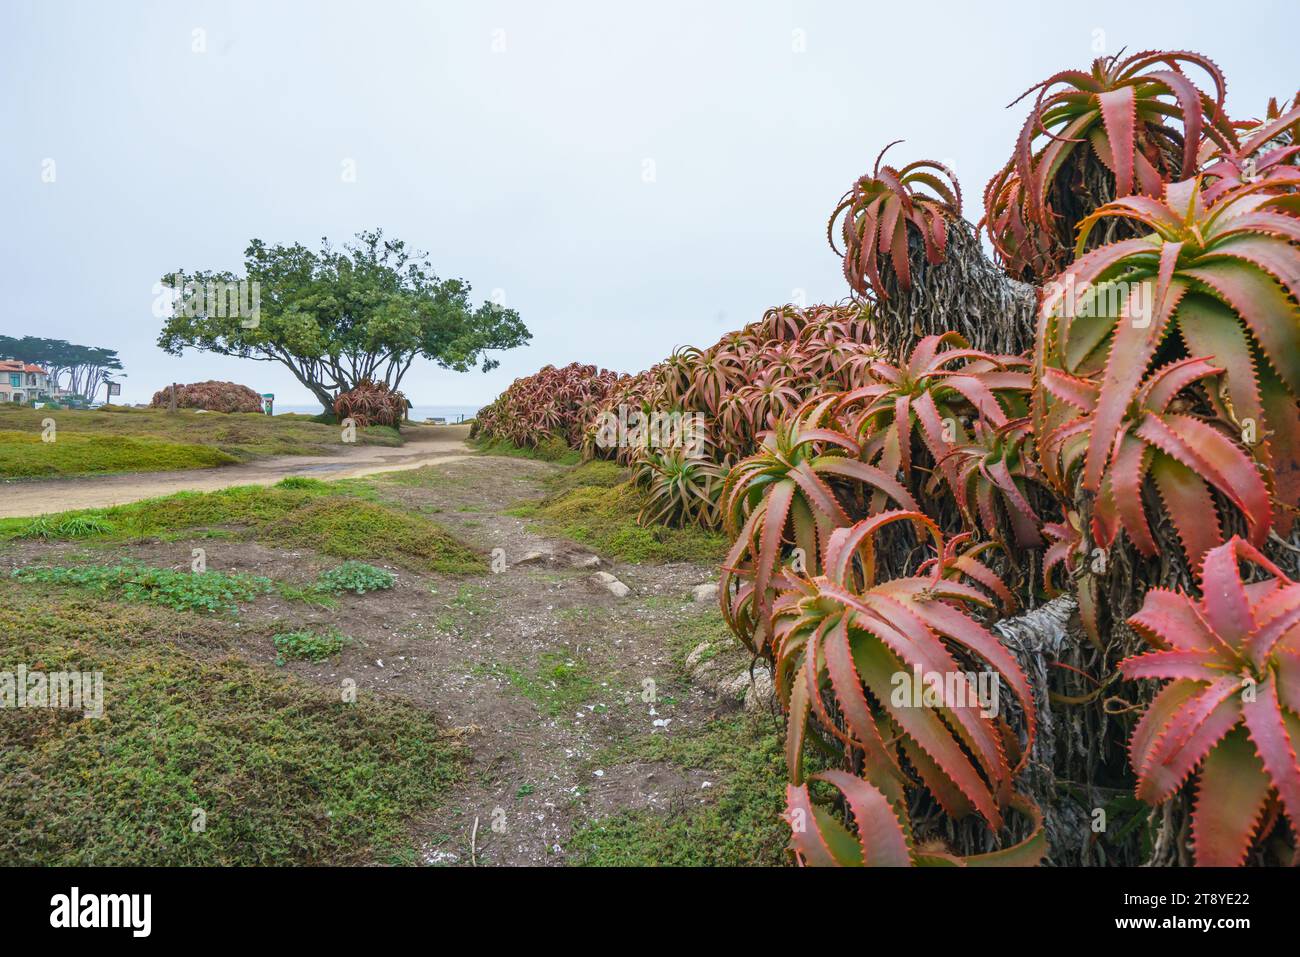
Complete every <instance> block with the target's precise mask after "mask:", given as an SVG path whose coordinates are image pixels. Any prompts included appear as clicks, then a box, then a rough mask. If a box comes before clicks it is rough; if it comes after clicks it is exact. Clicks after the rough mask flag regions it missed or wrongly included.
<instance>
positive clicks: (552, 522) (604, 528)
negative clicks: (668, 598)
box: [511, 482, 728, 563]
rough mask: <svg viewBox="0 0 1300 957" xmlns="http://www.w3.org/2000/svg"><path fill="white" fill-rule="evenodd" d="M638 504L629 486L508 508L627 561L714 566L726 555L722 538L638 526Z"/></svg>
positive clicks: (585, 489)
mask: <svg viewBox="0 0 1300 957" xmlns="http://www.w3.org/2000/svg"><path fill="white" fill-rule="evenodd" d="M642 501H643V499H642V494H641V491H640V490H639V489H638V488H636V486H635V485H633V484H632V483H631V482H624V483H622V484H620V485H614V486H606V485H582V486H579V487H576V488H572V489H570V490H569V491H567V492H564V493H562V494H560V495H558V496H556V497H555V498H553V499H550V500H548V501H545V502H543V503H541V504H539V505H532V506H529V507H526V508H518V509H512V510H511V514H515V515H518V516H520V517H526V518H532V519H534V520H535V521H536V522H537V523H538V524H539V525H540V526H541V527H542V529H544V530H545V531H548V532H552V533H554V534H559V535H563V536H564V537H566V538H570V539H572V540H573V541H575V542H579V543H581V544H583V545H588V546H590V547H591V548H594V549H595V550H596V551H598V552H600V553H601V554H603V555H607V556H609V557H611V558H617V559H620V560H622V561H627V562H635V563H640V562H705V563H715V562H718V561H721V560H722V558H723V557H724V556H725V555H726V553H727V546H728V542H727V539H726V538H725V536H723V535H722V534H721V533H718V532H711V531H707V530H705V529H702V528H698V527H695V526H690V527H687V528H669V527H667V526H664V525H652V526H649V527H643V526H641V525H638V524H637V521H636V516H637V513H638V512H639V511H640V510H641V505H642Z"/></svg>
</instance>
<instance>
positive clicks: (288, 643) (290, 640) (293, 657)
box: [271, 629, 351, 667]
mask: <svg viewBox="0 0 1300 957" xmlns="http://www.w3.org/2000/svg"><path fill="white" fill-rule="evenodd" d="M350 640H351V639H349V638H348V637H346V636H345V635H343V634H341V633H340V632H338V631H336V630H332V629H331V630H330V631H328V632H326V633H324V634H318V633H317V632H314V631H290V632H285V633H283V634H279V635H272V636H271V642H272V643H273V644H274V645H275V652H276V654H275V663H276V665H277V666H279V667H283V666H284V663H285V662H286V661H325V660H326V659H327V658H333V657H334V656H335V655H337V654H338V653H339V652H340V651H342V650H343V648H344V646H345V645H347V644H348V642H349V641H350Z"/></svg>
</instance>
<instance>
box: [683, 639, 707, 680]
mask: <svg viewBox="0 0 1300 957" xmlns="http://www.w3.org/2000/svg"><path fill="white" fill-rule="evenodd" d="M712 647H713V645H711V644H709V643H708V642H707V641H702V642H700V643H699V644H698V645H696V646H695V647H694V648H692V649H691V653H690V654H689V655H687V656H686V670H687V671H688V672H694V671H695V669H696V668H698V667H699V666H700V659H701V658H703V657H704V656H705V655H706V654H708V653H709V650H710V649H711V648H712Z"/></svg>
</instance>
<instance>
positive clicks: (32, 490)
mask: <svg viewBox="0 0 1300 957" xmlns="http://www.w3.org/2000/svg"><path fill="white" fill-rule="evenodd" d="M403 436H404V437H405V438H406V445H403V446H401V447H400V448H391V447H388V446H382V445H354V446H340V449H339V451H338V452H337V453H333V454H330V455H277V456H273V457H271V458H266V459H262V460H261V461H258V462H248V463H245V464H242V465H227V466H224V467H221V468H214V469H186V470H182V471H175V472H129V473H125V474H119V475H99V476H91V477H86V478H68V479H34V480H15V481H9V482H0V518H19V517H28V516H33V515H43V514H46V513H49V512H65V511H70V510H73V509H80V508H107V507H109V506H111V505H126V504H128V503H130V502H138V501H140V500H141V499H146V498H157V497H158V496H160V495H171V494H173V493H175V492H215V491H217V490H219V489H223V488H232V487H234V486H236V485H274V484H275V483H276V482H278V481H280V480H281V479H284V478H288V477H289V476H293V475H301V476H305V477H307V478H319V479H343V478H359V477H361V476H363V475H377V474H379V473H380V472H397V471H401V470H403V469H416V468H420V467H422V466H425V465H432V464H434V463H435V462H436V463H439V464H441V463H444V462H455V461H459V460H460V459H464V458H466V457H468V456H469V455H470V454H471V452H470V448H469V446H468V445H466V442H465V440H466V438H467V437H468V436H469V429H468V428H467V427H465V426H415V427H412V428H409V429H403Z"/></svg>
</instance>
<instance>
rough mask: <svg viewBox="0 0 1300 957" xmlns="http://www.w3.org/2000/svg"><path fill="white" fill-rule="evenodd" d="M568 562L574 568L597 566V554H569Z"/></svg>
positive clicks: (598, 560) (598, 561)
mask: <svg viewBox="0 0 1300 957" xmlns="http://www.w3.org/2000/svg"><path fill="white" fill-rule="evenodd" d="M569 562H570V564H572V565H573V567H574V568H599V567H600V556H599V555H570V556H569Z"/></svg>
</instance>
